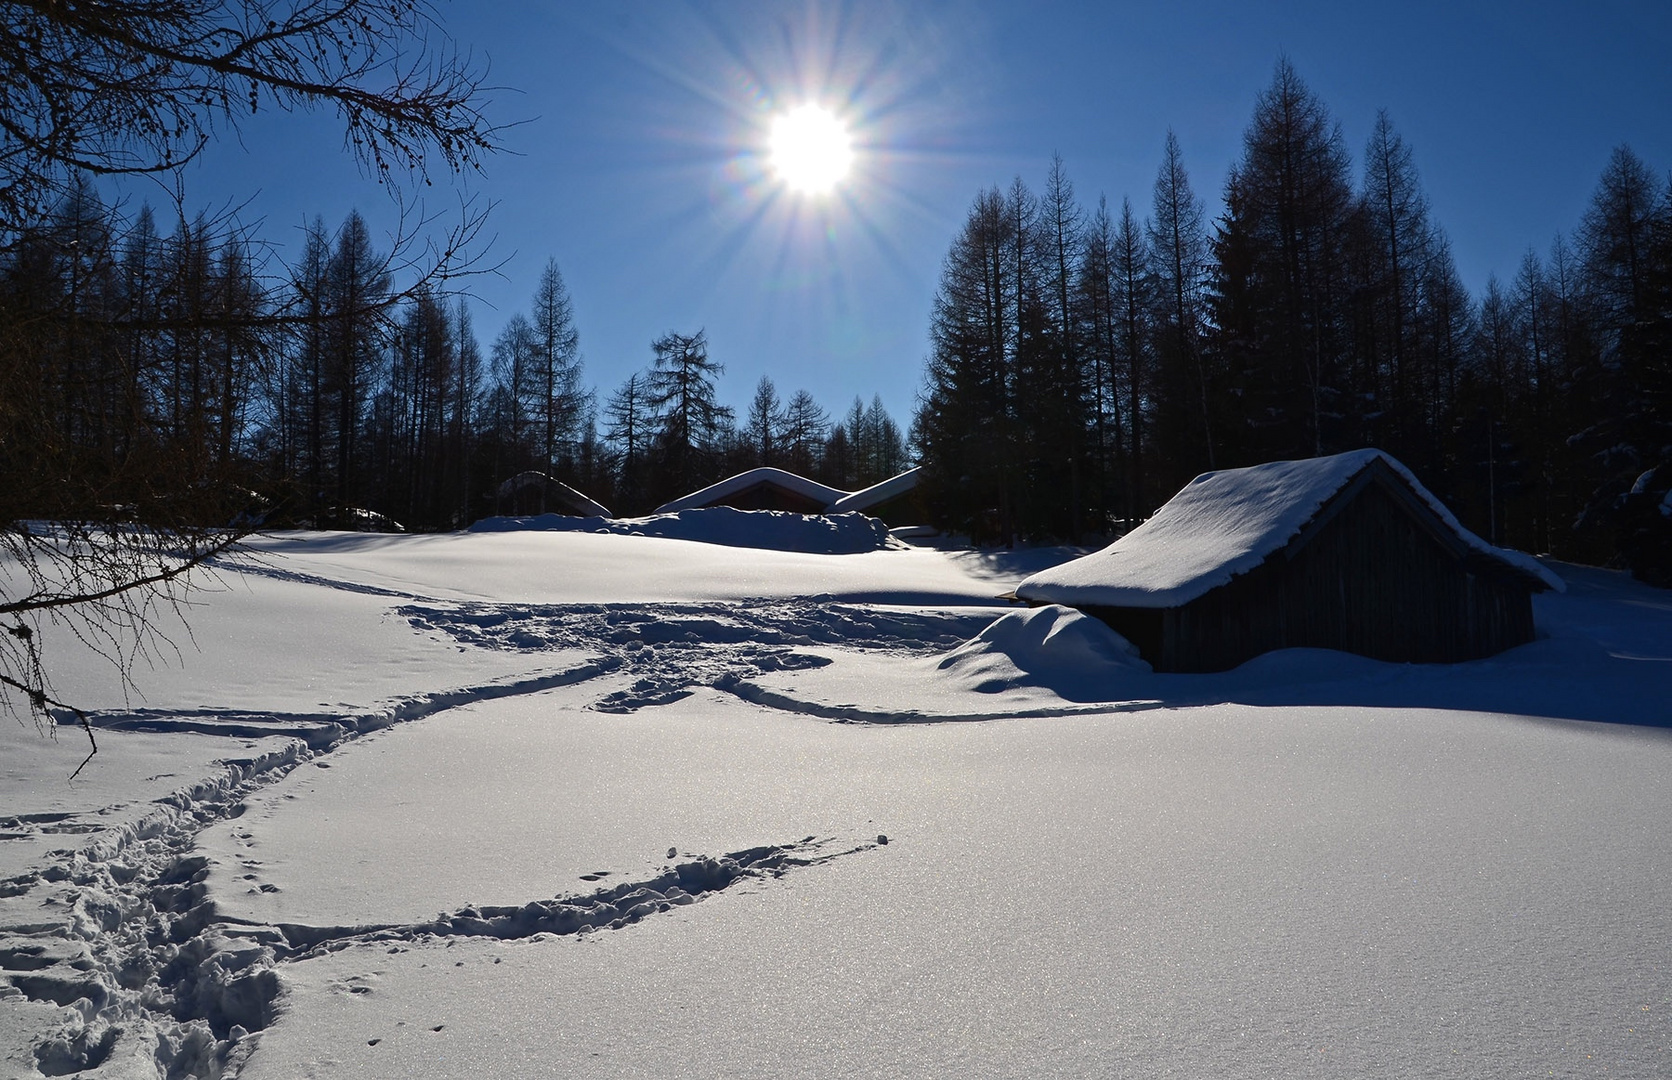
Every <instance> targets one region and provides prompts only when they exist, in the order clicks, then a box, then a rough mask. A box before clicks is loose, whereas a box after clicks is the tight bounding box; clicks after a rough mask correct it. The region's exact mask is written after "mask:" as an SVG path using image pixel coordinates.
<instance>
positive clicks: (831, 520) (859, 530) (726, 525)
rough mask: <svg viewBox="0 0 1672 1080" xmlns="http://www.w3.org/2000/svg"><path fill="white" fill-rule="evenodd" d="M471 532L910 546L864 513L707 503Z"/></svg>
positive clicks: (780, 546)
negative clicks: (663, 511)
mask: <svg viewBox="0 0 1672 1080" xmlns="http://www.w3.org/2000/svg"><path fill="white" fill-rule="evenodd" d="M470 531H471V532H523V531H537V532H583V533H609V534H613V535H616V536H655V537H660V538H662V539H664V540H694V541H697V542H698V543H703V544H723V545H725V546H727V547H747V548H768V549H771V550H773V551H797V552H803V553H806V554H811V555H858V554H860V553H862V552H867V551H885V550H889V549H895V550H903V549H905V548H906V547H908V546H909V545H907V544H906V543H904V542H903V541H900V540H897V539H895V538H894V537H893V536H890V535H889V532H888V526H887V525H885V524H883V523H882V522H881V521H878V520H877V519H876V518H870V517H866V516H865V515H864V514H858V513H850V514H829V515H824V514H792V513H789V512H788V511H784V510H734V509H733V508H731V507H729V506H710V507H704V508H702V509H697V510H680V511H678V512H677V513H672V514H652V515H651V516H649V517H642V518H601V517H565V516H563V515H561V514H540V515H539V516H537V517H493V518H484V519H482V520H481V521H478V522H476V523H475V524H474V525H472V526H471V527H470Z"/></svg>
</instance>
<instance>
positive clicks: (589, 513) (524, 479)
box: [499, 469, 610, 518]
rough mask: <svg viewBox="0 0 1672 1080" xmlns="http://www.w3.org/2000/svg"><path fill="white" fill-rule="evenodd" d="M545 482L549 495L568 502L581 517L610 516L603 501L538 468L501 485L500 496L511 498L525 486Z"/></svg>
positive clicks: (534, 485)
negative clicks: (597, 500) (599, 501)
mask: <svg viewBox="0 0 1672 1080" xmlns="http://www.w3.org/2000/svg"><path fill="white" fill-rule="evenodd" d="M542 484H544V485H545V488H546V494H547V496H548V497H550V496H556V497H558V498H559V499H561V500H562V501H563V502H564V503H566V504H567V505H568V506H569V507H570V508H571V509H573V510H574V511H575V513H577V514H579V515H580V516H581V517H606V518H607V517H609V516H610V512H609V509H608V508H607V507H605V506H604V505H603V504H602V503H598V502H594V501H593V500H591V499H589V498H587V497H586V496H585V495H582V494H581V493H580V492H578V491H576V490H575V489H574V488H572V487H570V486H569V485H568V484H565V483H564V482H563V481H561V480H554V479H553V478H551V477H550V476H547V475H546V474H545V473H543V472H540V471H539V470H538V469H528V470H526V471H524V472H520V473H518V474H517V475H515V476H513V477H511V478H510V479H509V480H507V481H505V482H504V483H503V484H500V485H499V497H500V498H501V499H509V498H510V497H511V496H513V495H515V494H516V493H517V492H519V491H522V490H523V489H524V488H529V487H539V486H540V485H542Z"/></svg>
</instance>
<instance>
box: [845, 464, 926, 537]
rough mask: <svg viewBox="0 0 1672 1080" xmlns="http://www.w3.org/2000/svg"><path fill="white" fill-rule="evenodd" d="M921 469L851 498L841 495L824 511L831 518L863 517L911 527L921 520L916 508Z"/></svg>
mask: <svg viewBox="0 0 1672 1080" xmlns="http://www.w3.org/2000/svg"><path fill="white" fill-rule="evenodd" d="M921 473H922V469H921V468H911V469H907V470H906V471H905V472H903V473H896V474H895V475H893V476H890V477H889V478H888V479H887V480H882V481H879V482H877V483H875V484H872V485H871V486H870V487H868V488H863V489H861V490H859V491H856V492H854V493H853V494H852V495H844V496H842V497H841V498H840V499H837V500H836V501H835V502H834V503H832V504H831V505H830V508H829V509H828V510H827V511H825V512H826V513H830V514H865V515H866V516H868V517H874V518H878V519H880V520H882V521H885V522H887V523H888V524H890V525H912V524H915V523H916V522H919V521H922V520H923V513H922V511H921V510H920V509H919V508H918V504H917V478H918V476H919V475H921Z"/></svg>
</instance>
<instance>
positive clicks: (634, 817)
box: [0, 531, 1672, 1080]
mask: <svg viewBox="0 0 1672 1080" xmlns="http://www.w3.org/2000/svg"><path fill="white" fill-rule="evenodd" d="M258 546H259V547H260V549H261V550H262V552H263V553H264V558H263V560H262V561H261V562H260V563H259V564H256V565H253V566H248V567H245V568H243V569H229V570H226V571H225V572H223V575H222V579H221V584H220V586H219V587H218V591H214V592H210V593H207V594H205V595H204V596H203V598H202V599H203V604H202V605H201V606H200V607H199V608H197V609H196V610H194V611H193V612H192V613H191V615H190V621H191V627H192V633H191V640H186V639H185V638H183V637H182V636H180V635H176V638H177V640H178V641H179V643H180V653H179V656H178V657H172V656H165V657H164V659H166V660H168V661H169V662H168V663H163V664H159V665H158V666H157V667H155V668H154V669H152V668H148V667H141V669H140V670H139V671H137V672H136V681H137V682H138V684H139V688H140V690H141V691H143V698H140V697H137V696H133V695H124V693H123V692H122V688H121V687H120V685H119V684H117V683H116V682H115V681H114V680H113V679H111V678H110V676H109V674H108V672H107V671H106V670H105V668H104V667H103V666H102V665H101V663H100V662H99V661H98V660H97V658H96V657H90V656H85V655H80V654H76V653H73V652H71V653H65V654H61V659H62V661H63V664H62V666H61V668H60V674H59V676H58V679H57V689H58V691H59V695H60V696H62V697H67V698H70V699H71V700H75V701H78V702H82V703H86V704H87V705H89V706H91V707H92V708H93V709H94V710H95V712H94V717H95V721H96V723H97V724H98V726H99V743H100V752H99V754H98V755H97V757H95V758H94V760H93V762H92V763H91V764H89V765H88V767H87V770H86V771H85V772H84V773H83V774H82V776H81V777H80V778H78V779H77V780H75V781H73V782H68V781H66V780H65V777H67V776H68V775H69V774H70V772H71V771H72V770H73V769H74V768H75V766H76V764H77V763H78V762H79V761H80V759H81V758H82V757H83V756H85V752H86V749H85V741H84V739H82V738H81V737H80V736H79V735H78V734H77V733H75V732H72V731H69V730H65V731H62V732H60V733H59V736H58V739H57V741H46V740H42V739H41V738H39V737H38V736H37V735H36V734H35V733H34V732H33V731H31V730H28V729H24V728H22V727H21V726H18V725H16V724H11V723H10V722H8V724H9V729H7V730H4V731H0V1075H3V1076H6V1077H12V1076H16V1077H31V1078H32V1077H36V1076H40V1075H43V1074H44V1075H66V1074H70V1073H74V1072H76V1071H77V1070H83V1071H82V1074H83V1075H89V1076H101V1077H116V1076H124V1077H143V1078H146V1080H149V1078H151V1077H157V1076H181V1077H191V1076H215V1075H240V1076H244V1077H250V1078H293V1077H304V1076H306V1077H331V1076H340V1077H391V1078H395V1077H419V1078H428V1077H435V1078H440V1077H476V1076H486V1075H491V1076H500V1077H519V1076H565V1077H576V1076H597V1077H617V1076H651V1075H656V1076H662V1075H669V1074H709V1075H722V1076H758V1077H779V1076H789V1075H801V1076H861V1075H862V1076H923V1075H945V1076H952V1075H958V1076H963V1075H974V1076H992V1077H999V1076H1016V1075H1063V1076H1083V1075H1109V1076H1134V1077H1137V1076H1143V1077H1150V1076H1231V1077H1242V1076H1249V1077H1253V1076H1261V1077H1264V1076H1319V1077H1323V1076H1330V1077H1335V1076H1386V1077H1394V1076H1399V1077H1403V1076H1408V1075H1445V1076H1480V1075H1494V1076H1496V1075H1504V1076H1509V1075H1532V1074H1537V1075H1547V1074H1555V1075H1606V1076H1641V1077H1658V1076H1665V1075H1667V1074H1668V1072H1672V924H1669V923H1668V922H1667V920H1666V918H1665V914H1664V913H1665V911H1666V910H1668V904H1669V901H1672V832H1669V830H1668V829H1667V828H1666V826H1665V822H1666V821H1667V820H1668V818H1669V816H1672V814H1669V812H1672V785H1669V784H1667V783H1666V782H1665V777H1666V776H1667V775H1668V774H1669V772H1672V731H1669V728H1672V697H1669V693H1668V689H1669V688H1672V594H1667V593H1664V592H1655V591H1653V590H1648V589H1645V588H1642V587H1639V586H1637V585H1635V584H1633V583H1631V582H1630V581H1629V580H1627V579H1624V578H1623V577H1622V576H1620V575H1617V574H1611V573H1607V572H1603V571H1595V570H1586V569H1580V568H1573V567H1557V569H1558V571H1559V572H1560V573H1562V575H1563V576H1564V577H1565V578H1567V580H1568V581H1569V584H1570V589H1569V592H1568V593H1567V594H1566V595H1549V594H1547V595H1545V596H1541V597H1540V598H1538V599H1537V600H1536V601H1535V603H1536V604H1537V618H1538V623H1539V626H1540V630H1541V633H1542V634H1544V635H1545V636H1544V637H1543V638H1542V639H1541V640H1540V641H1538V642H1535V643H1534V644H1532V645H1529V646H1526V647H1524V648H1522V649H1518V650H1514V651H1512V652H1510V653H1508V654H1505V655H1504V656H1501V657H1497V658H1494V659H1492V660H1487V661H1482V662H1479V663H1475V664H1465V665H1456V666H1450V667H1412V666H1396V665H1385V664H1378V663H1374V662H1371V661H1365V660H1361V659H1357V658H1352V657H1346V656H1342V655H1340V654H1332V653H1325V652H1316V651H1299V650H1297V651H1293V652H1288V653H1281V654H1273V655H1269V656H1267V657H1263V658H1260V659H1258V660H1256V661H1254V662H1253V663H1250V664H1248V665H1245V666H1244V667H1243V668H1241V669H1238V670H1237V671H1234V672H1228V673H1224V674H1221V675H1210V676H1163V675H1155V674H1152V673H1150V672H1149V671H1148V670H1147V669H1145V668H1144V667H1143V666H1142V665H1141V664H1137V663H1135V662H1134V661H1133V660H1132V658H1131V657H1130V656H1129V655H1127V654H1126V653H1125V652H1124V650H1123V649H1122V647H1121V646H1122V644H1123V643H1121V642H1120V641H1119V639H1117V638H1114V637H1113V635H1110V634H1108V633H1107V631H1106V630H1104V628H1103V627H1102V625H1101V624H1098V623H1093V622H1089V621H1088V620H1085V619H1083V618H1080V617H1077V616H1075V615H1074V614H1073V613H1071V612H1069V611H1067V610H1065V609H1050V608H1046V609H1037V610H1034V611H1031V612H1020V611H1013V610H1011V609H1008V608H1006V607H1005V606H1004V605H1003V604H1002V603H1000V602H999V601H997V600H996V599H995V598H996V596H997V595H998V594H999V593H1002V592H1004V591H1006V590H1007V589H1009V588H1010V587H1012V586H1013V585H1014V584H1015V583H1016V582H1017V581H1019V580H1020V579H1021V578H1022V577H1025V576H1026V575H1027V574H1029V573H1032V572H1033V571H1035V570H1037V569H1039V568H1040V567H1041V566H1043V565H1046V564H1047V563H1048V562H1049V561H1050V560H1051V559H1052V558H1061V557H1064V556H1065V555H1066V554H1068V553H1065V552H1056V553H1040V552H1024V553H1016V554H1002V555H995V554H977V553H967V552H965V553H957V552H940V551H932V550H922V549H914V550H907V551H901V550H877V551H872V552H868V553H861V554H822V553H819V552H818V551H817V550H813V551H806V550H804V551H799V552H786V551H776V550H762V549H745V548H738V547H733V546H722V545H716V544H706V543H698V542H694V541H690V540H681V539H668V538H665V537H653V536H642V535H638V536H622V535H594V534H586V533H571V532H535V531H521V532H484V533H473V534H466V535H455V536H444V537H399V538H395V537H368V536H340V535H326V534H285V535H281V536H277V537H272V538H269V539H266V540H264V541H262V542H261V543H260V544H259V545H258ZM803 546H804V547H805V546H807V545H803ZM951 721H980V722H951ZM884 837H886V841H887V842H883V838H884ZM728 856H729V857H728ZM699 900H700V901H701V902H697V901H699Z"/></svg>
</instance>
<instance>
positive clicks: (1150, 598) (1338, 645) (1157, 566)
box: [1016, 450, 1563, 672]
mask: <svg viewBox="0 0 1672 1080" xmlns="http://www.w3.org/2000/svg"><path fill="white" fill-rule="evenodd" d="M1562 588H1563V584H1562V581H1561V579H1560V578H1558V577H1556V575H1554V574H1552V573H1551V572H1550V571H1549V570H1547V569H1546V568H1544V567H1543V566H1541V565H1539V563H1538V562H1536V561H1535V560H1533V559H1532V558H1530V557H1528V556H1526V555H1524V554H1522V553H1520V552H1515V551H1507V550H1504V549H1501V548H1497V547H1493V546H1492V545H1490V544H1488V543H1486V542H1485V541H1483V540H1481V539H1480V538H1479V537H1478V536H1475V535H1474V534H1473V533H1471V532H1469V531H1468V530H1467V529H1465V528H1463V526H1462V525H1460V524H1459V523H1458V521H1457V519H1456V518H1455V517H1453V516H1452V514H1451V512H1450V511H1449V510H1447V509H1446V508H1445V506H1444V505H1443V504H1441V503H1440V501H1439V500H1438V499H1436V498H1435V497H1434V496H1433V495H1432V494H1430V493H1429V492H1428V490H1427V489H1425V488H1424V487H1423V486H1422V485H1421V484H1420V483H1418V482H1417V480H1416V478H1415V477H1414V476H1412V475H1411V473H1410V471H1409V470H1407V469H1406V468H1405V467H1404V466H1403V465H1401V464H1400V463H1399V462H1397V461H1395V460H1394V459H1393V458H1392V457H1389V456H1388V455H1387V454H1384V453H1382V452H1381V451H1379V450H1359V451H1355V452H1353V453H1348V454H1337V455H1335V456H1333V457H1322V458H1314V459H1311V460H1308V461H1280V462H1272V463H1270V464H1266V465H1257V466H1255V467H1253V468H1248V469H1229V470H1225V471H1222V472H1212V473H1205V474H1203V475H1202V476H1198V477H1197V478H1196V479H1195V480H1192V481H1191V482H1190V483H1189V484H1187V485H1186V486H1185V487H1184V489H1183V490H1182V491H1180V492H1179V493H1178V494H1177V495H1175V496H1174V497H1173V498H1172V500H1171V501H1169V502H1168V503H1167V505H1165V506H1163V507H1162V508H1161V509H1160V510H1159V511H1157V512H1156V514H1155V516H1154V517H1152V518H1151V519H1150V520H1148V521H1146V522H1145V523H1144V524H1143V525H1141V526H1139V527H1138V528H1136V529H1134V530H1133V531H1132V532H1130V533H1128V534H1127V535H1125V536H1123V537H1122V538H1121V539H1119V540H1117V541H1116V542H1115V543H1114V544H1112V545H1110V546H1109V547H1107V548H1104V549H1103V550H1102V551H1099V552H1096V553H1094V554H1091V555H1088V556H1086V557H1085V558H1082V559H1076V560H1074V561H1073V562H1069V563H1064V564H1062V565H1060V566H1056V567H1053V568H1051V569H1049V570H1045V571H1043V572H1041V573H1038V574H1035V575H1033V576H1032V577H1030V578H1028V579H1027V580H1025V581H1023V582H1022V584H1021V585H1019V586H1017V588H1016V595H1017V596H1018V597H1019V598H1021V599H1023V600H1026V601H1028V602H1029V603H1033V604H1066V605H1068V606H1071V607H1076V608H1080V609H1081V610H1083V611H1085V612H1086V613H1087V614H1091V615H1095V616H1096V617H1098V618H1100V619H1102V620H1103V621H1104V622H1106V623H1108V624H1109V626H1111V627H1112V628H1113V629H1114V630H1115V631H1116V632H1117V633H1119V634H1121V635H1122V636H1123V637H1125V638H1126V639H1127V640H1128V641H1130V642H1132V644H1133V645H1135V646H1136V647H1137V648H1138V651H1139V653H1140V654H1141V655H1142V656H1143V657H1144V659H1146V660H1148V661H1149V662H1150V664H1151V666H1152V667H1154V668H1155V670H1157V671H1175V672H1189V671H1198V672H1199V671H1223V670H1226V669H1228V668H1232V667H1235V666H1237V665H1238V664H1241V663H1242V662H1243V661H1245V660H1248V659H1250V658H1251V657H1254V656H1257V655H1259V654H1260V653H1263V652H1268V651H1270V650H1272V649H1284V648H1294V647H1311V648H1324V649H1341V650H1344V651H1347V652H1354V653H1359V654H1361V655H1364V656H1369V657H1374V658H1375V659H1378V660H1389V661H1395V662H1414V663H1433V662H1455V661H1460V660H1473V659H1478V658H1480V657H1483V656H1490V655H1492V654H1494V653H1497V652H1501V651H1502V650H1504V649H1508V648H1511V647H1513V646H1516V645H1520V644H1524V643H1525V642H1528V641H1531V640H1532V639H1533V612H1532V594H1533V593H1535V592H1542V591H1544V590H1545V589H1557V590H1560V589H1562Z"/></svg>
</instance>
